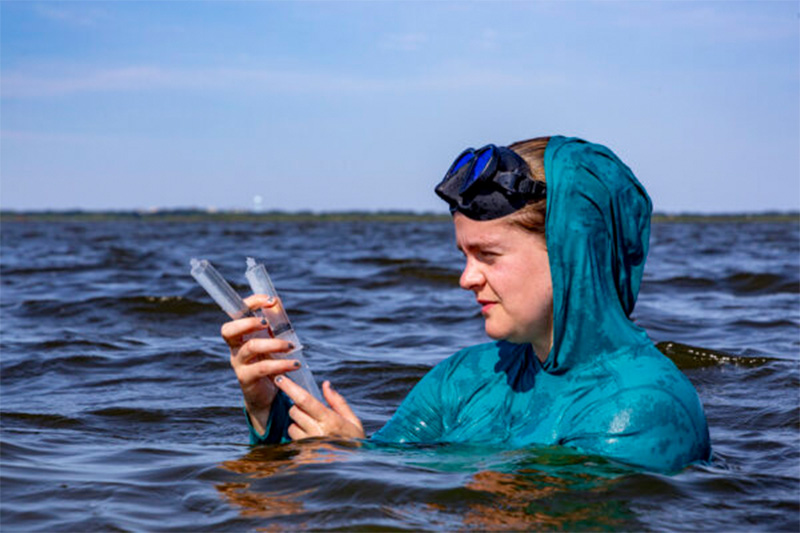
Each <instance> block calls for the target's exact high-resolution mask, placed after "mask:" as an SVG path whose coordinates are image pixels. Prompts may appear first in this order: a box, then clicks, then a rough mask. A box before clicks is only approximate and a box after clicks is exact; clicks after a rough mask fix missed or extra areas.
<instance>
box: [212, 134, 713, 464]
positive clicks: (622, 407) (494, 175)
mask: <svg viewBox="0 0 800 533" xmlns="http://www.w3.org/2000/svg"><path fill="white" fill-rule="evenodd" d="M436 193H437V194H438V195H439V196H440V197H441V198H443V199H444V200H445V201H447V202H448V204H449V205H450V210H451V213H452V214H453V222H454V225H455V232H456V241H457V243H458V247H459V249H460V250H461V252H462V253H463V254H464V256H465V258H466V266H465V268H464V272H463V274H462V275H461V279H460V285H461V287H462V288H464V289H467V290H470V291H472V292H474V293H475V296H476V299H477V303H478V305H480V306H481V313H482V314H483V317H484V320H485V327H486V333H487V334H488V335H489V336H490V337H491V338H493V339H496V342H492V343H487V344H482V345H478V346H472V347H469V348H466V349H464V350H462V351H460V352H458V353H456V354H455V355H453V356H452V357H450V358H449V359H446V360H445V361H443V362H441V363H440V364H438V365H437V366H436V367H435V368H433V369H432V370H431V371H430V372H429V373H428V374H427V375H426V376H424V377H423V379H422V380H421V381H420V382H419V383H418V384H417V385H416V386H415V387H414V389H413V390H412V391H411V392H410V393H409V395H408V397H407V398H406V399H405V400H404V401H403V403H402V404H401V405H400V408H399V409H398V411H397V413H396V414H395V415H394V416H393V417H392V418H391V420H389V422H388V423H387V424H386V426H384V427H383V428H382V429H381V430H379V431H378V432H377V433H375V434H374V435H373V436H372V440H375V441H385V442H473V443H478V442H483V443H503V444H506V445H508V446H514V447H521V446H529V445H545V446H547V445H563V446H570V447H573V448H577V449H578V450H581V451H582V452H584V453H588V454H596V455H602V456H605V457H608V458H611V459H614V460H616V461H619V462H622V463H625V464H629V465H633V466H637V467H641V468H645V469H648V470H655V471H661V472H674V471H677V470H679V469H681V468H683V467H684V466H686V465H687V464H689V463H692V462H695V461H705V460H708V459H709V458H710V453H711V450H710V444H709V437H708V427H707V424H706V419H705V415H704V414H703V408H702V405H701V403H700V401H699V398H698V397H697V393H696V391H695V390H694V388H693V387H692V385H691V383H690V382H689V381H688V380H687V379H686V377H685V376H684V375H683V374H682V373H681V372H680V371H679V370H678V369H677V368H676V367H675V365H674V364H672V362H671V361H670V360H669V359H667V358H666V357H664V356H663V355H662V354H661V353H660V352H659V351H658V350H657V349H656V348H655V347H654V346H653V344H652V342H651V341H650V340H649V338H648V337H647V334H646V333H645V332H644V331H643V330H642V329H641V328H639V327H638V326H636V325H635V324H633V322H631V320H630V318H629V317H630V314H631V312H632V311H633V306H634V303H635V301H636V297H637V294H638V291H639V284H640V282H641V278H642V272H643V269H644V262H645V258H646V256H647V249H648V241H649V236H650V214H651V203H650V199H649V198H648V196H647V193H646V192H645V190H644V188H643V187H642V185H641V184H640V183H639V182H638V181H637V180H636V178H635V177H634V175H633V173H632V172H631V171H630V169H628V167H627V166H625V165H624V164H623V163H622V162H621V161H620V160H619V159H618V158H617V157H616V156H615V155H614V154H613V153H612V152H611V151H610V150H609V149H607V148H605V147H604V146H600V145H596V144H591V143H588V142H585V141H583V140H580V139H576V138H566V137H560V136H557V137H551V138H538V139H532V140H529V141H523V142H519V143H516V144H513V145H511V146H509V147H507V148H506V147H499V148H498V147H496V146H493V145H488V146H486V147H484V148H482V149H480V150H477V151H476V150H471V149H470V150H467V151H465V152H464V153H462V154H461V155H460V156H459V157H458V158H457V159H456V161H455V162H454V163H453V165H452V166H451V168H450V170H449V171H448V172H447V174H446V175H445V178H444V179H443V180H442V182H441V183H440V184H439V185H438V186H437V188H436ZM270 304H271V302H268V301H267V300H265V299H264V298H263V297H261V296H253V297H251V298H250V299H249V300H248V305H251V306H252V307H253V308H256V307H259V306H265V305H270ZM261 327H263V326H261V325H260V324H259V323H258V321H257V320H256V319H253V318H248V319H242V320H238V321H234V322H230V323H228V324H226V325H225V326H224V327H223V330H222V334H223V337H224V338H225V340H226V342H228V344H229V345H230V347H231V364H232V366H233V368H234V370H235V372H236V374H237V377H238V378H239V382H240V384H241V386H242V390H243V392H244V397H245V404H246V411H247V413H248V415H249V416H248V420H249V421H250V424H251V441H252V442H253V443H260V442H280V441H281V440H284V439H286V438H291V439H302V438H306V437H310V436H321V435H329V436H338V437H354V438H364V437H365V435H364V431H363V428H362V426H361V422H360V421H359V420H358V418H357V417H356V416H355V415H354V414H353V412H352V410H351V409H350V408H349V406H348V405H347V402H346V401H345V400H344V398H342V397H341V396H340V395H339V394H338V393H336V392H335V391H334V390H333V388H332V387H331V386H330V383H328V382H326V383H324V384H323V392H324V395H325V398H326V400H327V401H328V403H329V404H330V407H331V408H330V409H329V408H327V407H325V406H323V405H322V404H321V403H320V402H318V401H316V400H315V399H314V398H313V397H311V396H310V395H309V394H307V393H306V392H305V391H304V390H303V389H301V388H300V387H298V386H297V385H295V384H294V383H292V382H291V380H290V379H289V378H287V377H285V376H283V375H282V374H283V373H285V372H288V371H290V370H294V369H295V368H296V366H294V365H296V362H294V361H291V360H289V361H283V360H276V359H271V354H273V353H276V352H281V351H288V350H290V349H291V348H290V347H289V346H287V345H286V343H285V342H283V341H280V340H263V339H253V340H250V341H247V342H242V336H244V335H247V334H248V333H252V332H254V331H257V330H258V329H260V328H261ZM278 391H281V393H280V394H278ZM289 399H291V401H290V400H289ZM292 401H293V402H294V405H293V406H292V405H291V403H292Z"/></svg>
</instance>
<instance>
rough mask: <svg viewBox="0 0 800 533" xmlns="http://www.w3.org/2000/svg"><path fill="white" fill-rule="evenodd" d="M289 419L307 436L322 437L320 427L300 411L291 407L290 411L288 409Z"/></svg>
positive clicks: (295, 407)
mask: <svg viewBox="0 0 800 533" xmlns="http://www.w3.org/2000/svg"><path fill="white" fill-rule="evenodd" d="M289 417H290V418H291V419H292V420H294V423H295V424H297V426H298V427H299V428H300V429H302V430H303V431H304V432H305V433H306V434H307V435H309V436H311V435H317V436H319V435H322V434H323V431H322V427H321V426H320V424H319V422H317V421H316V420H314V419H313V418H311V417H310V416H308V414H306V413H305V412H304V411H303V410H302V409H300V408H299V407H297V406H296V405H293V406H292V408H291V409H289Z"/></svg>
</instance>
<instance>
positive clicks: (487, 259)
mask: <svg viewBox="0 0 800 533" xmlns="http://www.w3.org/2000/svg"><path fill="white" fill-rule="evenodd" d="M475 255H476V256H477V257H478V260H479V261H481V262H483V263H492V262H494V261H495V260H497V258H498V257H500V254H499V253H497V252H495V251H493V250H480V251H479V252H478V253H477V254H475Z"/></svg>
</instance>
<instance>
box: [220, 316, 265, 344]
mask: <svg viewBox="0 0 800 533" xmlns="http://www.w3.org/2000/svg"><path fill="white" fill-rule="evenodd" d="M267 327H268V324H265V323H264V321H263V320H262V319H260V318H256V317H249V318H240V319H239V320H232V321H231V322H225V323H224V324H222V328H221V329H220V334H221V335H222V338H223V339H225V342H227V343H228V345H229V346H230V347H231V348H236V347H238V346H241V345H242V344H244V342H245V341H244V339H243V338H242V337H244V336H245V335H248V334H250V333H256V332H258V331H261V330H263V329H266V328H267Z"/></svg>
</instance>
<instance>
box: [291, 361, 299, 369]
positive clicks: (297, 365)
mask: <svg viewBox="0 0 800 533" xmlns="http://www.w3.org/2000/svg"><path fill="white" fill-rule="evenodd" d="M292 366H294V367H295V368H300V361H295V362H294V365H292Z"/></svg>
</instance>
